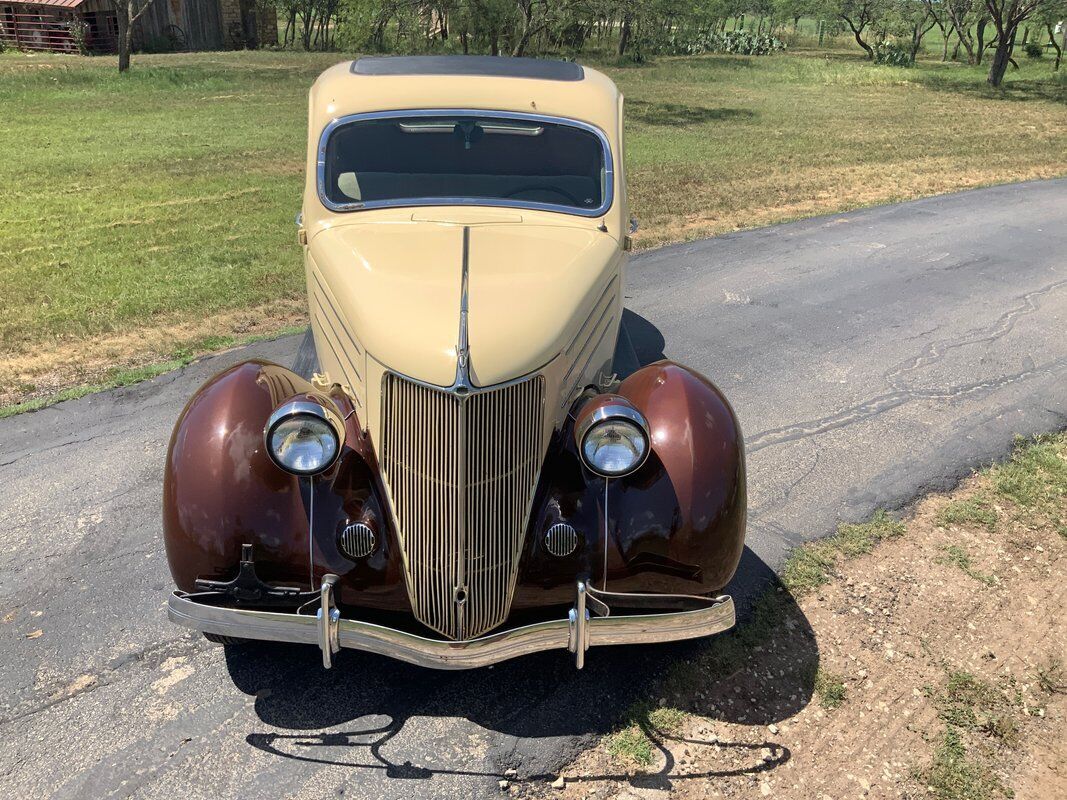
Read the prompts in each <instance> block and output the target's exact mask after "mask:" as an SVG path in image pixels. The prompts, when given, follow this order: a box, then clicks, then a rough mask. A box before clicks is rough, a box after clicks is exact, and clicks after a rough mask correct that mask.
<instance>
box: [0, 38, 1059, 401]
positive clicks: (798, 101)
mask: <svg viewBox="0 0 1067 800" xmlns="http://www.w3.org/2000/svg"><path fill="white" fill-rule="evenodd" d="M344 57H346V56H345V55H342V54H302V53H286V52H275V53H271V52H238V53H200V54H176V55H158V56H138V57H136V58H135V59H134V67H133V69H132V71H131V72H130V73H129V74H127V75H124V76H119V75H118V74H117V73H116V71H115V69H114V62H113V60H111V59H107V58H93V59H87V58H80V57H74V56H58V55H48V56H41V55H38V56H27V55H24V54H19V53H11V52H8V53H4V54H3V55H0V151H2V152H4V153H5V154H7V155H8V157H7V158H5V159H3V161H2V162H0V186H2V187H3V188H4V191H3V192H2V193H0V304H2V306H3V308H4V312H5V313H4V315H3V316H2V318H0V394H2V393H4V392H5V391H6V392H7V393H8V395H9V396H17V395H18V391H17V389H18V387H19V385H21V384H24V383H27V382H29V383H33V382H35V380H36V378H35V376H34V375H33V374H26V370H27V369H30V367H26V366H25V365H24V364H22V363H21V362H20V360H19V359H20V358H26V359H28V358H29V356H30V355H33V356H35V357H37V356H40V354H42V353H44V354H47V353H48V352H50V351H52V350H54V349H56V347H57V346H58V345H60V344H65V345H79V344H80V343H84V344H86V346H90V345H91V344H92V343H93V342H96V341H99V340H101V339H102V337H105V336H108V335H111V334H117V333H124V332H130V331H141V330H142V329H145V328H147V327H150V326H159V325H168V324H172V323H175V324H176V323H181V322H186V321H189V320H211V319H213V318H215V316H216V315H222V314H225V313H226V312H230V311H234V310H245V309H250V308H258V307H260V306H263V305H265V304H268V303H272V302H273V301H278V300H285V301H287V302H288V303H289V304H290V305H289V307H290V308H291V307H292V303H293V302H294V301H298V300H299V298H301V297H302V295H303V293H304V278H303V274H302V269H301V264H300V253H299V249H298V247H297V246H296V245H295V243H294V227H293V222H292V221H293V216H294V214H295V213H296V211H297V209H298V208H299V205H300V196H301V189H302V179H303V171H304V148H305V142H306V94H307V89H308V87H309V85H310V84H311V82H312V80H313V79H314V77H315V76H316V75H317V74H318V73H319V72H320V71H321V70H322V69H323V68H325V67H326V66H328V65H329V64H331V63H333V62H336V61H338V60H340V59H341V58H344ZM608 72H609V73H610V74H611V75H612V76H613V77H614V78H615V79H616V80H617V81H618V83H619V84H620V86H621V87H622V89H623V91H624V92H625V93H626V96H627V109H628V117H627V165H628V169H629V179H630V180H629V182H630V194H631V199H632V204H633V210H634V212H635V213H636V214H637V216H639V217H640V218H641V219H642V231H641V234H640V238H639V244H641V245H642V246H647V245H652V244H656V243H659V242H664V241H669V240H681V239H687V238H693V237H697V236H703V235H707V234H709V233H714V232H717V231H723V230H731V229H735V228H738V227H745V226H752V225H760V224H766V223H770V222H774V221H778V220H783V219H791V218H795V217H800V216H805V215H809V214H814V213H820V212H826V211H836V210H841V209H847V208H853V207H857V206H862V205H866V204H871V203H878V202H885V201H891V200H896V199H903V198H908V197H914V196H919V195H926V194H930V193H935V192H942V191H950V190H953V189H957V188H963V187H966V186H971V185H978V184H984V183H990V182H996V181H1006V180H1014V179H1019V178H1030V177H1037V176H1047V175H1054V174H1062V173H1064V172H1067V155H1065V154H1067V106H1065V105H1064V103H1063V100H1064V98H1065V97H1067V84H1065V83H1064V80H1063V79H1062V78H1060V79H1052V78H1049V77H1048V75H1047V74H1046V71H1045V70H1044V69H1040V68H1038V67H1034V66H1033V65H1031V64H1029V63H1027V62H1024V63H1023V64H1022V69H1021V70H1020V71H1019V72H1018V73H1012V74H1011V75H1010V77H1009V80H1010V84H1009V86H1008V88H1007V90H1006V91H1004V92H991V91H988V90H986V89H985V88H983V87H984V84H983V74H982V70H981V69H972V68H968V67H965V66H959V65H941V64H937V63H926V64H923V65H922V66H920V67H917V68H915V69H909V70H902V69H894V68H888V67H876V66H872V65H870V64H868V63H866V62H864V61H863V60H862V59H861V58H859V57H858V54H852V53H832V54H829V55H828V54H826V53H818V54H810V53H807V54H789V55H782V56H775V57H767V58H743V57H733V56H707V57H697V58H669V59H667V58H665V59H660V60H658V61H657V62H655V63H653V64H652V65H649V66H642V67H624V68H623V67H610V68H608ZM1020 100H1024V101H1025V102H1019V101H1020ZM214 332H217V333H219V334H220V335H227V334H231V333H232V330H228V329H226V328H225V326H224V325H223V324H222V323H220V328H219V330H217V331H214ZM129 346H130V347H131V348H133V349H135V350H136V349H137V348H138V347H142V348H143V349H144V350H145V351H146V352H147V353H148V355H154V356H155V357H156V358H157V359H159V360H166V359H167V356H168V351H167V347H169V345H166V344H159V345H153V344H150V343H147V342H145V343H143V344H141V345H137V344H132V345H129ZM153 347H155V348H156V350H158V352H154V353H153ZM77 361H78V358H77V357H76V354H73V355H72V354H71V353H65V355H63V357H62V363H63V365H65V366H67V368H68V369H69V364H70V363H75V362H77ZM47 368H48V367H47V365H44V366H41V365H39V364H38V365H37V366H33V367H32V369H36V370H47ZM32 369H31V372H32Z"/></svg>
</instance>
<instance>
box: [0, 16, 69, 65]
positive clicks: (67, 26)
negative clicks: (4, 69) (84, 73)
mask: <svg viewBox="0 0 1067 800" xmlns="http://www.w3.org/2000/svg"><path fill="white" fill-rule="evenodd" d="M66 28H67V30H68V31H69V32H70V38H71V39H73V40H74V46H75V47H77V48H78V52H79V53H80V54H81V55H83V56H87V55H89V23H88V22H86V21H85V20H84V19H82V18H81V17H75V18H74V19H72V20H70V21H69V22H67V23H66ZM0 49H2V45H0Z"/></svg>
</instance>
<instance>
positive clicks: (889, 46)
mask: <svg viewBox="0 0 1067 800" xmlns="http://www.w3.org/2000/svg"><path fill="white" fill-rule="evenodd" d="M874 60H875V61H876V62H878V63H879V64H885V65H887V66H890V67H910V66H911V65H912V60H911V53H910V52H909V51H908V48H906V47H904V46H903V45H899V44H897V43H896V42H881V43H879V45H878V46H877V47H876V48H875V50H874Z"/></svg>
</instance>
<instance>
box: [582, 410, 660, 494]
mask: <svg viewBox="0 0 1067 800" xmlns="http://www.w3.org/2000/svg"><path fill="white" fill-rule="evenodd" d="M579 447H580V449H581V454H582V460H583V461H584V462H585V465H586V466H587V467H589V469H591V470H592V471H593V472H595V473H597V474H598V475H603V476H605V477H618V476H622V475H628V474H630V473H631V472H633V471H634V470H636V469H637V468H638V467H640V466H641V465H642V464H643V463H644V462H645V458H646V457H647V456H648V433H647V425H646V423H645V420H644V417H642V416H641V414H640V413H638V412H637V410H636V409H634V408H633V407H631V406H629V405H625V406H622V405H620V406H613V405H608V406H602V407H601V408H598V409H597V410H596V411H595V412H593V418H592V419H591V420H590V421H589V423H588V424H587V427H586V428H585V430H584V432H582V436H581V440H580V443H579Z"/></svg>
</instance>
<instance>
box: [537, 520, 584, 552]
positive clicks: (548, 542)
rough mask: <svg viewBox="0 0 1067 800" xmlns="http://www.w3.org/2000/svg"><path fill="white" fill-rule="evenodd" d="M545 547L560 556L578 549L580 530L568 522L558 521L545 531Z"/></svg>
mask: <svg viewBox="0 0 1067 800" xmlns="http://www.w3.org/2000/svg"><path fill="white" fill-rule="evenodd" d="M545 549H546V550H547V551H548V552H550V553H551V554H552V555H554V556H557V557H558V558H563V557H565V556H569V555H570V554H571V553H573V552H574V551H575V550H577V549H578V532H577V531H576V530H574V528H572V527H571V526H570V525H568V524H567V523H566V522H557V523H556V524H555V525H553V526H552V527H551V528H549V529H548V530H547V531H545Z"/></svg>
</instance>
